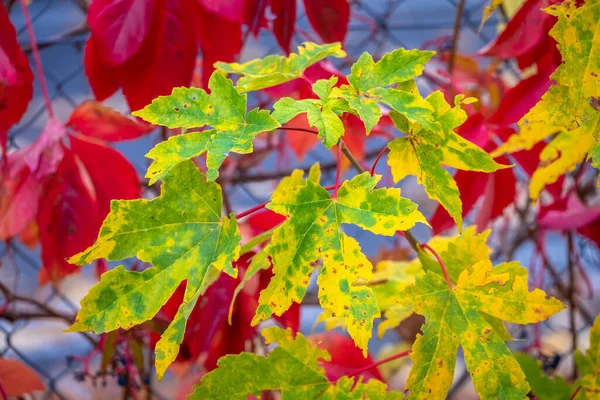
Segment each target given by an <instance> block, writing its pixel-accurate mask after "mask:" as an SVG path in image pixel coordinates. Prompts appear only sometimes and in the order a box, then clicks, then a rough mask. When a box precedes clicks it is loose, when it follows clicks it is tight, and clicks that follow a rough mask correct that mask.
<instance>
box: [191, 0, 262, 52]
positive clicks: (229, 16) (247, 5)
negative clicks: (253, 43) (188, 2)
mask: <svg viewBox="0 0 600 400" xmlns="http://www.w3.org/2000/svg"><path fill="white" fill-rule="evenodd" d="M197 1H198V3H199V4H201V5H202V7H203V8H204V9H205V10H206V11H208V12H209V13H211V14H214V15H216V16H218V17H219V18H223V19H226V20H228V21H230V22H236V23H238V24H245V25H247V26H248V29H249V30H250V32H252V34H253V35H254V36H255V37H256V35H257V34H258V31H259V29H260V28H262V27H266V26H267V25H266V19H265V10H266V8H267V4H268V0H219V1H214V0H197ZM220 43H221V44H223V43H224V42H223V41H220Z"/></svg>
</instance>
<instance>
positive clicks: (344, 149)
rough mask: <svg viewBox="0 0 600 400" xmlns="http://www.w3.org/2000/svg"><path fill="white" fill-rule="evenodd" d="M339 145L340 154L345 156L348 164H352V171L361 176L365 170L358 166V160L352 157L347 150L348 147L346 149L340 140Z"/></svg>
mask: <svg viewBox="0 0 600 400" xmlns="http://www.w3.org/2000/svg"><path fill="white" fill-rule="evenodd" d="M340 144H341V147H342V153H344V155H345V156H346V158H347V159H348V161H350V164H352V166H353V167H354V169H355V170H356V171H357V172H358V173H359V174H362V173H363V172H365V170H364V169H363V167H362V166H361V165H360V163H359V162H358V160H357V159H356V158H355V157H354V155H353V154H352V152H351V151H350V150H349V149H348V147H346V144H345V143H344V141H343V140H342V139H340Z"/></svg>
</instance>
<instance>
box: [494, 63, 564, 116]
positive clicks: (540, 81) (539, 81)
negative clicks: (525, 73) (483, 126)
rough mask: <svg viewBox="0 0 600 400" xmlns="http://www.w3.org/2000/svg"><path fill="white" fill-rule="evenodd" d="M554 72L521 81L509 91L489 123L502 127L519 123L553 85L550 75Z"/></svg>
mask: <svg viewBox="0 0 600 400" xmlns="http://www.w3.org/2000/svg"><path fill="white" fill-rule="evenodd" d="M552 72H553V71H544V70H542V71H540V72H538V73H537V74H535V75H533V76H531V77H529V78H527V79H524V80H522V81H520V82H519V83H518V84H517V85H515V87H513V88H512V89H510V90H508V91H507V92H506V93H505V94H504V96H503V98H502V101H501V102H500V105H499V106H498V109H497V110H496V112H495V113H494V114H493V115H492V116H491V117H490V118H489V120H488V122H489V123H492V124H496V125H501V126H508V125H510V124H513V123H515V122H518V121H519V120H520V119H521V118H522V117H523V116H524V115H525V114H527V112H529V110H530V109H531V108H532V107H533V106H534V105H536V103H537V102H538V101H539V100H540V98H541V97H542V95H543V94H544V93H546V91H548V89H550V86H551V85H552V81H551V79H550V74H551V73H552Z"/></svg>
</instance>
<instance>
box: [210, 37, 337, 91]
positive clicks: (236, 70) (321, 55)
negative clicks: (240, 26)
mask: <svg viewBox="0 0 600 400" xmlns="http://www.w3.org/2000/svg"><path fill="white" fill-rule="evenodd" d="M330 56H333V57H337V58H342V57H345V56H346V52H344V50H342V45H341V43H339V42H336V43H328V44H321V45H319V44H316V43H311V42H305V43H302V45H300V46H298V53H292V54H290V55H289V56H288V57H283V56H278V55H271V56H267V57H264V58H260V59H256V60H252V61H248V62H246V63H243V64H238V63H230V64H227V63H223V62H217V63H215V68H216V69H217V70H219V71H223V72H225V73H228V74H239V75H241V76H242V77H241V78H240V79H239V80H238V81H237V86H236V88H237V90H238V91H239V92H241V93H243V92H250V91H252V90H259V89H266V88H268V87H271V86H276V85H279V84H282V83H285V82H288V81H291V80H293V79H297V78H300V77H301V76H302V74H303V73H304V70H306V68H308V67H310V66H311V65H313V64H316V63H317V62H319V61H321V60H323V59H325V58H327V57H330Z"/></svg>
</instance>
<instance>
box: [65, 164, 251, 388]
mask: <svg viewBox="0 0 600 400" xmlns="http://www.w3.org/2000/svg"><path fill="white" fill-rule="evenodd" d="M221 202H222V199H221V188H220V186H219V185H217V184H216V183H213V182H207V181H205V178H204V175H203V174H201V173H200V172H199V171H198V170H197V168H196V166H195V165H194V164H193V163H192V162H191V161H186V162H182V163H180V164H178V165H177V166H175V167H173V168H172V169H171V170H170V171H169V172H168V173H167V174H166V175H165V177H164V182H163V185H162V194H161V195H160V196H159V197H158V198H155V199H154V200H151V201H148V200H116V201H113V202H112V203H111V211H110V214H109V215H108V217H107V218H106V220H105V221H104V223H103V225H102V228H101V230H100V234H99V236H98V240H97V241H96V243H94V245H93V246H91V247H90V248H88V249H87V250H85V251H83V252H81V253H79V254H77V255H75V256H73V257H71V258H70V259H69V262H72V263H74V264H77V265H84V264H89V263H91V262H92V261H93V260H95V259H98V258H106V259H108V260H122V259H126V258H129V257H134V256H135V257H137V258H138V259H139V260H141V261H145V262H149V263H151V264H152V268H148V269H146V270H144V271H143V272H134V271H127V270H126V269H125V268H124V267H123V266H119V267H117V268H115V269H113V270H111V271H108V272H106V273H105V274H103V275H102V278H101V280H100V282H99V283H98V284H97V285H96V286H94V287H93V288H92V289H91V290H90V292H89V293H88V294H87V295H86V296H85V298H84V299H83V300H82V302H81V310H80V311H79V313H78V314H77V319H76V321H75V323H74V324H73V325H72V326H71V328H70V329H69V330H70V331H93V332H95V333H102V332H110V331H113V330H115V329H118V328H123V329H129V328H131V327H132V326H135V325H138V324H141V323H142V322H144V321H148V320H150V319H151V318H153V317H154V316H155V315H156V314H157V313H158V311H159V310H160V308H161V307H162V306H163V305H164V304H165V303H166V302H167V300H168V299H169V298H170V297H171V295H172V294H173V292H174V291H175V289H177V287H178V286H179V284H180V283H181V282H183V281H187V285H186V289H185V295H184V298H183V303H182V305H181V306H180V308H179V310H178V312H177V315H176V316H175V318H174V319H173V322H171V324H170V325H169V327H168V328H167V330H166V331H165V332H164V333H163V335H162V337H161V339H160V340H159V342H158V343H157V345H156V369H157V375H158V377H159V378H161V377H162V375H163V374H164V372H165V370H166V369H167V367H168V366H169V364H171V363H172V362H173V361H174V360H175V357H176V356H177V353H178V350H179V345H180V344H181V341H182V340H183V335H184V333H185V324H186V319H187V317H188V316H189V315H190V313H191V311H192V309H193V308H194V305H195V304H196V301H197V300H198V297H199V296H200V295H201V294H202V293H204V291H205V290H206V289H207V288H208V286H209V285H210V284H211V283H212V282H213V281H214V280H215V279H216V277H217V275H218V272H219V271H225V272H226V273H228V274H229V275H231V276H236V275H237V270H235V269H233V266H232V261H234V260H235V259H237V257H238V253H239V249H240V245H239V243H240V240H241V235H240V233H239V229H238V226H237V224H236V221H235V218H233V215H232V216H231V217H230V218H222V217H221Z"/></svg>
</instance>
